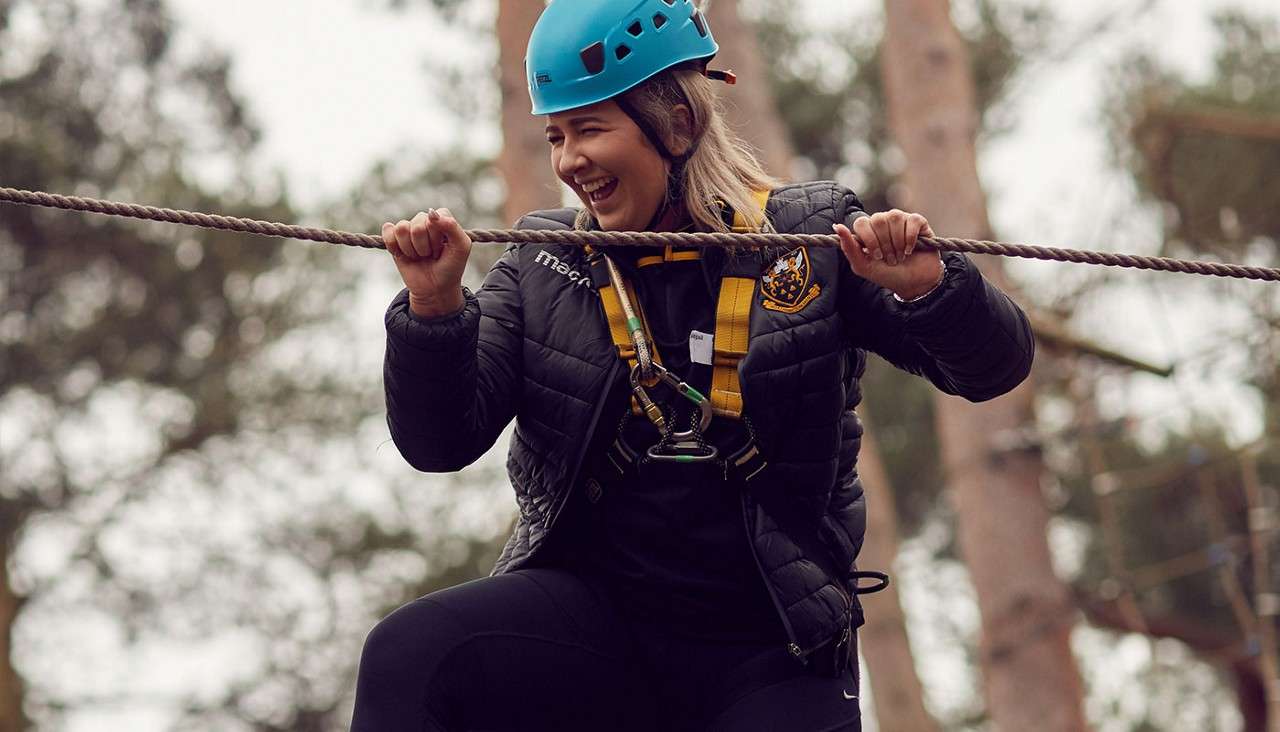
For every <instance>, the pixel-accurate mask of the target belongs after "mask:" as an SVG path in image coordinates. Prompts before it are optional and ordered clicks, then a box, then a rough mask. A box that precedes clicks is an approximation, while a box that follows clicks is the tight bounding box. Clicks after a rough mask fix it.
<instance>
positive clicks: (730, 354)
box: [711, 191, 769, 419]
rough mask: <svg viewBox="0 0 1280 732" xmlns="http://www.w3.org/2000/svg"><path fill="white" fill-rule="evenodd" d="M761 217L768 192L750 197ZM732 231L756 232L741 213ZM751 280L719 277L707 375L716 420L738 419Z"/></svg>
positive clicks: (748, 330)
mask: <svg viewBox="0 0 1280 732" xmlns="http://www.w3.org/2000/svg"><path fill="white" fill-rule="evenodd" d="M751 195H752V198H754V199H755V202H756V205H757V206H759V207H760V213H761V216H763V215H764V210H765V205H766V204H767V203H768V202H769V191H755V192H753V193H752V194H751ZM733 231H734V233H737V234H748V233H751V232H754V231H757V228H755V227H751V226H748V225H747V220H746V217H744V216H743V215H742V212H741V211H735V212H734V214H733ZM756 281H757V278H755V277H723V278H721V280H720V298H719V300H718V302H717V304H716V332H715V355H714V358H713V361H712V371H711V411H712V412H713V413H714V414H716V415H717V416H720V417H730V418H732V419H741V418H742V385H741V384H740V383H739V382H738V363H739V362H740V361H742V359H743V357H744V356H746V355H747V346H748V344H749V342H750V338H751V303H752V302H753V301H754V300H755V295H756Z"/></svg>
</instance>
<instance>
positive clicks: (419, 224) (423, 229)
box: [409, 211, 436, 260]
mask: <svg viewBox="0 0 1280 732" xmlns="http://www.w3.org/2000/svg"><path fill="white" fill-rule="evenodd" d="M427 222H428V219H427V213H426V212H425V211H419V212H418V214H417V215H416V216H414V217H413V220H412V221H410V222H409V236H410V237H411V238H412V239H413V248H414V251H416V252H418V256H420V257H423V258H424V259H427V260H431V259H435V258H436V248H435V246H433V242H432V241H431V231H430V227H429V226H428V223H427Z"/></svg>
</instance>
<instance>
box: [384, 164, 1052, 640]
mask: <svg viewBox="0 0 1280 732" xmlns="http://www.w3.org/2000/svg"><path fill="white" fill-rule="evenodd" d="M573 215H574V211H573V210H572V209H561V210H556V211H541V212H536V213H532V214H529V215H527V216H524V217H523V218H521V220H520V221H519V222H518V223H517V226H518V227H523V228H544V229H551V228H570V227H571V226H572V221H573ZM768 215H769V218H770V220H771V221H772V222H773V223H774V226H775V227H776V228H777V230H778V231H779V232H783V233H820V234H830V233H831V227H832V224H833V223H835V222H846V223H847V222H851V221H852V220H853V219H854V218H856V217H858V216H861V215H864V214H863V213H862V207H861V204H860V202H859V201H858V199H857V197H856V196H855V195H854V194H853V193H852V192H851V191H849V190H848V189H846V188H844V187H842V186H839V185H837V184H835V183H830V182H817V183H807V184H801V185H792V186H787V187H784V188H781V189H778V190H776V191H774V192H773V195H772V197H771V198H770V200H769V205H768ZM783 254H786V252H785V251H783V250H777V251H764V252H752V253H743V254H738V255H731V254H729V253H727V252H726V251H725V250H710V251H708V252H707V254H706V256H705V257H704V259H703V267H704V271H705V274H706V276H707V278H708V282H709V283H711V284H712V285H713V286H714V284H715V283H717V282H718V281H719V277H720V273H721V272H722V268H723V267H724V266H725V264H726V260H727V258H728V257H730V256H738V257H746V258H747V260H746V261H743V260H737V261H736V263H735V264H734V265H733V266H734V268H735V270H739V271H740V270H741V269H742V267H743V266H744V265H746V266H749V267H750V268H751V269H752V271H761V272H762V271H764V269H765V268H766V267H768V266H770V265H771V264H772V263H773V262H774V261H775V260H776V259H777V258H778V257H780V256H782V255H783ZM944 260H945V263H946V275H945V278H944V280H943V284H942V285H941V286H940V287H939V288H938V289H937V290H935V291H934V293H933V294H931V295H930V296H929V297H928V298H926V299H925V300H923V301H920V302H916V303H901V302H898V301H896V300H895V299H894V298H893V297H892V295H891V293H889V292H888V291H886V290H884V289H882V288H880V287H878V286H877V285H875V284H873V283H871V282H869V281H867V280H864V279H862V278H861V277H858V276H857V275H856V274H854V273H853V272H852V270H851V269H850V268H849V265H848V263H847V262H846V261H845V259H844V256H843V254H842V253H841V252H840V251H839V250H838V249H834V248H813V249H810V250H809V251H808V262H809V273H808V277H809V283H810V284H809V285H806V286H805V288H804V289H805V291H808V290H810V289H811V284H816V285H817V286H818V288H819V290H818V293H817V297H816V298H814V299H813V300H812V301H811V302H809V303H808V304H806V305H805V306H804V307H803V308H802V309H800V310H799V311H798V312H795V313H791V314H788V313H784V312H778V311H776V310H771V309H767V308H765V307H763V304H762V303H763V296H762V294H761V292H760V287H759V286H757V294H756V300H755V302H754V304H753V308H752V311H751V321H750V332H751V341H750V348H749V352H748V355H747V356H746V358H744V359H743V360H742V362H741V364H740V366H739V373H740V377H741V382H742V393H743V400H744V405H745V406H744V415H745V416H746V417H747V418H749V419H750V420H751V421H752V424H753V426H754V427H755V429H756V433H757V439H758V442H759V445H760V447H761V449H762V451H763V453H764V457H765V459H766V460H767V461H768V465H767V467H766V468H765V469H764V470H763V471H761V472H760V473H759V474H758V475H757V476H756V477H755V478H753V479H752V480H751V482H750V483H749V486H748V490H747V491H746V495H745V498H744V502H743V503H744V505H743V511H744V518H745V520H746V522H747V525H748V533H749V535H750V536H752V537H753V539H754V548H755V552H756V555H757V557H758V559H759V560H760V565H761V570H762V572H763V574H764V577H765V580H766V584H767V585H768V587H769V588H770V590H771V592H772V593H773V596H774V598H775V600H776V602H777V605H778V608H779V611H780V615H781V617H782V621H783V625H784V626H785V627H786V629H787V631H788V633H789V635H790V637H791V641H792V643H791V645H790V649H791V651H792V653H793V654H794V655H795V656H797V657H799V658H805V657H807V656H808V655H809V654H810V653H811V652H812V651H814V650H815V649H817V648H820V647H823V646H824V645H826V644H827V643H828V642H832V641H838V640H839V639H840V638H841V637H842V636H844V635H845V634H844V632H843V631H844V630H845V629H847V628H850V627H854V628H856V627H857V626H858V625H860V624H861V622H862V612H861V608H860V606H859V604H858V602H857V599H856V596H855V595H854V594H853V593H852V592H851V590H852V589H853V581H852V579H851V578H850V573H851V572H852V571H853V568H854V560H855V559H856V558H857V555H858V551H859V549H860V548H861V546H862V535H863V531H864V529H865V525H866V521H865V512H864V507H863V496H862V486H861V485H860V483H859V480H858V473H857V471H856V469H855V463H856V460H857V454H858V445H859V442H860V438H861V435H862V426H861V424H860V423H859V421H858V418H857V416H856V415H855V414H854V412H853V407H854V406H855V405H857V404H858V402H859V401H860V400H861V391H860V389H859V378H860V377H861V375H862V373H863V369H864V367H865V365H866V352H867V351H872V352H875V353H877V354H879V355H881V356H882V357H884V358H886V359H887V360H889V361H890V362H892V363H893V364H895V365H896V366H898V367H899V368H902V369H905V370H907V371H910V372H913V373H916V374H921V375H924V376H925V377H927V378H928V379H929V380H930V381H932V382H933V383H934V384H935V385H937V387H938V388H939V389H942V390H943V391H945V392H947V393H949V394H957V395H960V396H963V397H965V398H967V399H969V400H972V401H982V400H985V399H990V398H992V397H995V396H998V395H1000V394H1003V393H1005V392H1007V391H1009V390H1010V389H1012V388H1013V387H1014V386H1016V385H1017V384H1018V383H1020V382H1021V381H1022V380H1023V379H1024V378H1025V377H1026V375H1027V373H1028V371H1029V370H1030V367H1031V360H1032V354H1033V350H1034V345H1033V340H1032V335H1031V330H1030V327H1029V325H1028V323H1027V320H1026V317H1025V316H1024V315H1023V313H1022V311H1021V310H1019V309H1018V307H1017V306H1016V305H1014V304H1013V302H1011V301H1010V300H1009V299H1008V298H1007V297H1006V296H1005V295H1004V294H1003V293H1001V292H1000V291H999V290H997V289H996V288H995V287H994V286H992V285H991V284H989V283H988V282H986V281H985V280H984V279H983V277H982V276H981V274H980V273H979V271H978V269H977V267H975V266H974V265H973V263H972V262H971V261H970V260H969V259H967V258H966V257H964V256H962V255H957V254H946V255H944ZM386 326H387V353H386V362H385V367H384V378H385V382H386V393H387V410H388V422H389V424H390V428H391V435H392V437H393V438H394V440H395V443H396V445H397V447H399V449H400V452H401V454H402V455H404V457H405V459H406V460H408V461H409V463H410V464H411V465H413V466H414V467H416V468H418V469H419V470H424V471H430V472H448V471H454V470H459V469H461V468H463V467H464V466H466V465H468V464H470V463H471V462H472V461H474V460H475V459H476V458H478V457H479V456H480V455H481V454H482V453H484V452H485V451H486V450H487V449H488V448H489V447H491V446H492V445H493V443H494V441H495V440H496V439H497V437H498V435H499V433H500V432H501V431H502V429H503V428H504V427H505V426H506V424H507V423H508V422H509V421H510V420H511V419H512V418H513V417H514V418H515V419H516V420H517V421H516V429H515V433H514V437H513V438H512V440H511V448H510V455H509V458H508V461H507V468H508V472H509V475H510V478H511V483H512V486H513V487H514V489H515V494H516V502H517V504H518V507H519V521H518V523H517V525H516V529H515V533H514V534H513V535H512V537H511V538H510V540H509V541H508V542H507V545H506V548H505V549H504V550H503V552H502V556H501V558H500V559H499V560H498V564H497V566H496V567H495V569H494V573H495V574H496V573H500V572H505V571H510V570H513V569H516V568H518V567H520V566H523V565H525V564H526V563H528V562H529V560H530V558H531V557H533V556H534V555H535V554H536V553H537V552H538V549H539V547H540V546H542V544H543V542H544V541H545V539H546V537H547V534H548V532H550V531H551V530H552V529H553V528H554V525H555V521H556V516H557V514H558V513H559V511H560V509H561V508H562V507H563V505H564V503H565V499H566V497H567V496H568V495H569V492H570V491H571V490H573V489H574V488H575V487H576V486H575V484H576V483H577V482H579V469H580V467H581V466H582V464H583V457H584V456H583V453H584V451H585V450H586V446H587V444H588V441H589V438H590V436H591V435H592V434H593V433H594V432H595V430H596V427H597V424H599V420H600V419H602V418H603V419H608V420H613V421H615V422H616V420H617V419H618V418H619V416H620V415H612V414H611V415H602V414H601V412H602V410H603V408H604V405H605V403H606V399H605V396H606V395H607V394H608V392H609V389H610V388H611V386H612V385H613V383H614V381H615V380H617V379H624V378H625V377H626V374H625V372H624V369H623V368H622V364H621V362H620V361H619V359H618V358H617V356H616V355H615V353H614V348H613V343H612V341H611V340H610V337H609V331H608V327H607V325H606V322H605V318H604V314H603V311H602V309H601V306H600V302H599V297H598V296H597V294H596V292H595V290H594V289H593V288H592V286H591V284H590V277H589V274H588V267H587V263H586V259H585V256H584V255H583V253H582V251H581V249H579V248H577V247H572V246H532V245H525V246H513V247H510V248H508V249H507V251H506V252H505V253H504V254H503V256H502V258H501V259H500V260H499V261H498V263H497V264H496V265H494V267H493V269H492V270H491V271H490V272H489V274H488V276H487V277H486V279H485V282H484V286H483V287H482V288H481V290H480V292H479V293H477V294H474V295H473V294H472V293H470V292H468V293H467V297H466V307H465V308H464V309H463V310H462V312H461V313H459V314H457V315H454V316H450V317H447V318H444V319H440V320H437V321H432V322H426V321H423V320H420V319H418V318H416V317H414V316H412V315H411V314H410V313H409V310H408V295H407V292H401V293H400V295H399V296H397V297H396V299H395V300H394V302H392V304H391V307H390V309H389V310H388V312H387V316H386Z"/></svg>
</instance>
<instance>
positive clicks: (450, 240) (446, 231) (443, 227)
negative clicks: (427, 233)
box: [436, 208, 471, 253]
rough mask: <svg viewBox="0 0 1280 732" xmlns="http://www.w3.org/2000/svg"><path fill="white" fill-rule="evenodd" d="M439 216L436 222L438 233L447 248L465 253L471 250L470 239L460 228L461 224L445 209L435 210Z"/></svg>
mask: <svg viewBox="0 0 1280 732" xmlns="http://www.w3.org/2000/svg"><path fill="white" fill-rule="evenodd" d="M436 211H437V213H439V214H440V219H439V221H438V222H437V223H438V224H439V226H440V228H439V229H438V231H439V232H440V234H441V235H443V237H444V239H445V242H446V244H447V248H449V249H451V250H454V251H457V252H461V253H466V252H469V251H470V250H471V238H470V237H468V236H467V233H466V231H465V230H464V229H463V228H462V224H460V223H458V220H457V219H455V218H454V217H453V214H452V213H451V212H450V211H449V209H447V208H441V209H436Z"/></svg>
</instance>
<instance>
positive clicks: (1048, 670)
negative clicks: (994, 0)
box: [882, 0, 1086, 732]
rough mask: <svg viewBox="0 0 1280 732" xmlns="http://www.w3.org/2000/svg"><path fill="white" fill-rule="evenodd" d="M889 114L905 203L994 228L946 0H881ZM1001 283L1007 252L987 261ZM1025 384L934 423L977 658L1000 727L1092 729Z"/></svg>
mask: <svg viewBox="0 0 1280 732" xmlns="http://www.w3.org/2000/svg"><path fill="white" fill-rule="evenodd" d="M884 8H885V16H886V37H885V41H884V48H883V51H882V54H883V57H882V68H883V74H884V82H885V89H886V94H887V97H888V99H887V102H888V110H889V123H890V128H891V130H892V131H893V135H894V138H895V140H896V142H897V144H898V145H899V146H900V147H901V148H902V151H903V153H904V154H905V158H906V161H907V165H906V169H905V171H904V174H903V180H902V182H903V183H904V184H905V187H906V201H905V202H904V207H906V208H910V209H912V210H916V211H919V212H920V213H923V214H924V215H925V216H926V217H928V219H929V222H930V223H931V224H932V226H933V229H934V230H935V231H937V232H939V233H940V234H944V235H947V236H959V237H973V238H990V225H989V222H988V218H987V211H986V201H985V196H984V194H983V191H982V188H981V185H980V183H979V181H978V174H977V152H976V149H975V144H974V143H975V137H976V132H977V126H978V121H979V116H978V112H977V107H976V103H975V97H974V87H973V78H972V71H971V69H970V67H969V58H968V53H967V50H966V47H965V45H964V41H963V39H962V38H961V37H960V35H959V32H958V31H957V30H956V28H955V26H954V24H953V23H952V21H951V17H950V8H949V5H948V3H947V2H946V0H885V3H884ZM980 266H982V269H983V271H984V273H986V274H987V275H988V276H989V277H990V278H991V279H992V280H993V281H995V282H996V283H997V284H1001V285H1002V286H1003V283H1004V277H1003V272H1002V271H1001V269H1000V266H999V263H998V262H995V261H985V262H980ZM1033 397H1034V394H1033V391H1032V387H1031V384H1030V383H1029V382H1026V383H1023V384H1022V385H1021V386H1019V387H1018V388H1016V389H1015V390H1013V391H1012V392H1010V393H1009V394H1007V395H1005V396H1003V397H1000V398H998V399H996V400H993V401H991V402H987V403H984V404H971V403H969V402H967V401H965V400H963V399H960V398H957V397H950V396H946V395H942V394H939V395H938V397H937V410H936V413H937V429H938V432H939V439H940V443H941V445H942V460H943V465H944V467H945V470H946V473H947V480H948V488H949V489H950V493H951V497H952V500H953V502H954V505H955V510H956V515H957V522H958V534H959V543H960V547H961V551H962V553H963V555H964V558H965V561H966V564H967V565H968V567H969V571H970V574H971V577H972V579H973V584H974V587H975V589H976V592H977V597H978V607H979V610H980V612H981V616H982V629H981V633H982V638H981V642H980V649H979V650H980V663H981V668H982V672H983V679H984V687H985V692H986V700H987V707H988V713H989V714H990V717H991V719H992V721H993V723H994V725H993V726H994V729H997V730H1003V731H1007V732H1020V731H1021V730H1029V729H1035V730H1081V729H1085V728H1086V725H1085V720H1084V713H1083V685H1082V683H1081V679H1080V674H1079V671H1078V669H1077V667H1076V662H1075V658H1074V657H1073V656H1072V653H1071V646H1070V631H1071V627H1072V625H1073V622H1074V617H1075V613H1076V610H1075V606H1074V604H1073V602H1072V598H1071V594H1070V592H1069V591H1068V588H1067V587H1066V586H1065V585H1064V584H1063V583H1062V581H1061V580H1060V579H1059V578H1058V577H1057V576H1056V575H1055V574H1054V571H1053V566H1052V562H1051V559H1050V552H1049V546H1048V540H1047V534H1048V521H1049V513H1048V510H1047V508H1046V506H1045V504H1044V500H1043V496H1042V494H1041V491H1040V478H1041V475H1042V474H1043V472H1044V465H1043V462H1042V459H1041V456H1040V454H1039V451H1038V449H1037V447H1036V446H1035V445H1034V444H1019V441H1018V440H1017V439H1013V438H1014V437H1015V436H1017V435H1021V434H1034V432H1032V431H1030V430H1031V428H1032V427H1033V426H1034V412H1033V407H1032V400H1033Z"/></svg>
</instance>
